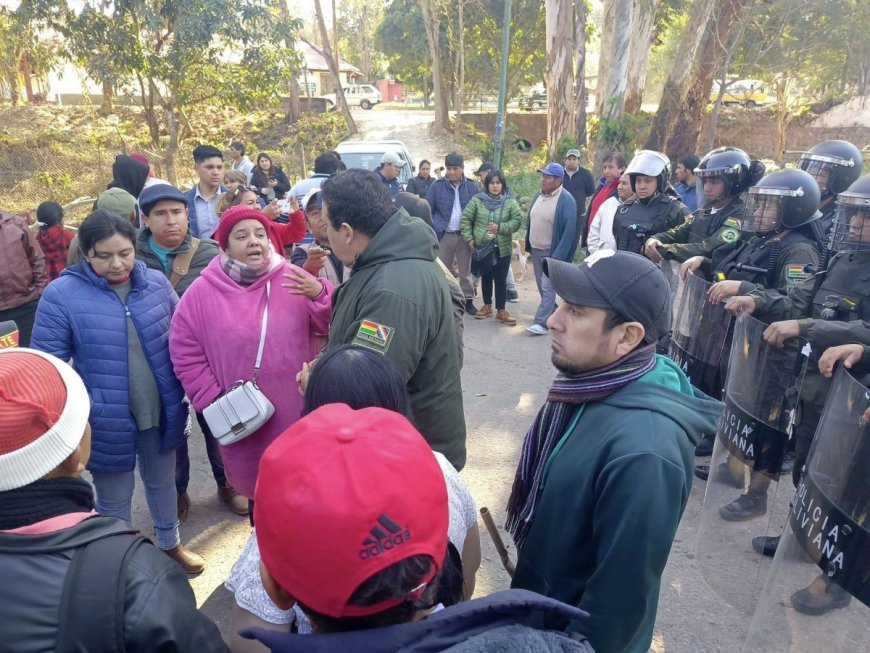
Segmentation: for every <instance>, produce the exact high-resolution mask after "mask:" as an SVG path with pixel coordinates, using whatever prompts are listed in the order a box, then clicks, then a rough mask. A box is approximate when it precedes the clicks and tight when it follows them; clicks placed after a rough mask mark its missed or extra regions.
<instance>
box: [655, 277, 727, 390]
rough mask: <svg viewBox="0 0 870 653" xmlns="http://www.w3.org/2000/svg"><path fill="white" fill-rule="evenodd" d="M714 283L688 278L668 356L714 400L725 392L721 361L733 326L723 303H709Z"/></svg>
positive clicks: (681, 297) (694, 383) (675, 317)
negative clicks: (729, 330)
mask: <svg viewBox="0 0 870 653" xmlns="http://www.w3.org/2000/svg"><path fill="white" fill-rule="evenodd" d="M712 285H713V284H711V283H708V282H707V281H705V280H704V279H702V278H701V277H699V276H696V275H694V274H690V275H688V277H686V281H685V283H684V284H683V287H682V291H681V294H680V299H679V312H678V313H675V314H674V323H673V331H672V333H671V342H670V347H669V348H668V357H669V358H671V360H673V361H674V362H675V363H677V364H678V365H679V366H680V368H682V370H683V372H685V373H686V376H688V377H689V381H691V383H692V385H693V386H695V387H696V388H698V389H699V390H701V391H702V392H704V393H706V394H708V395H710V396H711V397H716V398H717V399H718V398H719V396H720V393H721V390H722V387H721V385H722V382H721V372H720V367H719V363H720V359H721V357H722V351H723V349H724V348H725V341H726V340H727V338H728V329H729V327H730V326H731V314H730V313H728V312H727V311H726V310H725V305H724V304H711V303H710V302H709V301H707V291H708V290H709V289H710V286H712Z"/></svg>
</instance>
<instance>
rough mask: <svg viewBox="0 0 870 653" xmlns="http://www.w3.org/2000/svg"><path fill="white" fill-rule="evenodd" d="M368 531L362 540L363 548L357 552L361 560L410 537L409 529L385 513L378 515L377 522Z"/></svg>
mask: <svg viewBox="0 0 870 653" xmlns="http://www.w3.org/2000/svg"><path fill="white" fill-rule="evenodd" d="M370 532H371V535H370V536H369V537H367V538H366V539H364V540H363V548H362V549H360V552H359V557H360V558H361V559H362V560H368V559H370V558H374V557H375V556H379V555H381V554H382V553H384V552H386V551H390V550H392V549H395V548H396V547H397V546H400V545H401V544H404V543H405V542H408V541H410V539H411V530H410V529H409V528H402V527H401V526H399V525H398V524H397V523H396V522H394V521H393V520H392V519H390V518H389V517H388V516H387V515H381V516H380V517H378V522H377V524H376V525H375V527H374V528H372V529H371V531H370Z"/></svg>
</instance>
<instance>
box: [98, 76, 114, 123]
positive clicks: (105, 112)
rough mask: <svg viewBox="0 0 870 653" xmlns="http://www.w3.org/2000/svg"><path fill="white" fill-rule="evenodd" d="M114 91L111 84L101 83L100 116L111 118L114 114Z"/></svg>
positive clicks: (108, 82) (106, 81) (107, 82)
mask: <svg viewBox="0 0 870 653" xmlns="http://www.w3.org/2000/svg"><path fill="white" fill-rule="evenodd" d="M113 96H114V89H113V88H112V83H111V82H110V81H108V80H104V81H103V100H102V103H101V104H100V115H101V116H111V115H112V114H113V113H114V112H115V107H114V106H113V104H112V99H113Z"/></svg>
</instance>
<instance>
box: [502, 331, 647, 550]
mask: <svg viewBox="0 0 870 653" xmlns="http://www.w3.org/2000/svg"><path fill="white" fill-rule="evenodd" d="M655 364H656V348H655V345H654V344H653V345H646V346H644V347H639V348H637V349H635V350H634V351H633V352H631V353H630V354H628V355H626V356H623V357H622V358H620V359H619V360H617V361H615V362H613V363H611V364H610V365H608V366H606V367H601V368H599V369H597V370H591V371H589V372H584V373H583V374H578V375H576V376H570V377H569V376H565V375H561V374H560V375H559V376H558V377H557V378H556V380H555V381H554V382H553V385H552V386H551V387H550V391H549V392H548V394H547V403H545V404H544V405H543V407H542V408H541V410H540V411H538V415H537V417H535V421H534V422H532V426H531V427H530V428H529V432H528V433H526V439H525V441H524V442H523V451H522V454H521V456H520V462H519V465H517V474H516V477H515V478H514V485H513V489H512V490H511V496H510V499H508V508H507V510H508V519H507V524H506V525H505V527H506V528H507V530H508V532H509V533H510V534H511V535H513V538H514V542H515V543H516V545H517V549H518V550H519V549H522V546H523V542H525V539H526V536H527V535H528V532H529V528H530V527H531V524H532V519H533V518H534V516H535V509H536V508H537V506H538V500H539V499H540V495H541V481H542V479H543V475H544V468H545V467H546V465H547V461H548V460H549V459H550V456H551V455H552V454H553V450H554V449H555V448H556V445H558V443H559V440H561V438H562V436H563V435H564V434H565V429H567V428H568V424H569V422H570V420H571V417H572V416H573V414H574V409H575V407H576V406H578V405H580V404H586V403H592V402H595V401H600V400H601V399H604V398H605V397H607V396H608V395H610V394H613V393H614V392H616V391H617V390H619V389H620V388H622V387H624V386H626V385H628V384H629V383H632V382H633V381H636V380H637V379H639V378H640V377H642V376H643V375H644V374H646V373H647V372H649V371H650V370H651V369H652V368H653V367H655Z"/></svg>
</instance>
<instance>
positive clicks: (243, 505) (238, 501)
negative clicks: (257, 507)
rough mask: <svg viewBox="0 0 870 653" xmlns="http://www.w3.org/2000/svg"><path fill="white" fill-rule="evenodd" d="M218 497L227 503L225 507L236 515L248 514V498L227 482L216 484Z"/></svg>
mask: <svg viewBox="0 0 870 653" xmlns="http://www.w3.org/2000/svg"><path fill="white" fill-rule="evenodd" d="M218 497H219V498H220V500H221V501H223V502H224V503H225V504H227V508H229V509H230V510H232V511H233V512H234V513H236V514H237V515H240V516H242V517H244V516H245V515H247V514H248V500H247V499H246V498H245V497H243V496H242V495H241V494H239V493H238V492H237V491H236V488H234V487H233V486H232V485H230V484H229V483H228V484H227V485H218Z"/></svg>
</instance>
